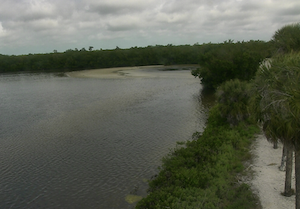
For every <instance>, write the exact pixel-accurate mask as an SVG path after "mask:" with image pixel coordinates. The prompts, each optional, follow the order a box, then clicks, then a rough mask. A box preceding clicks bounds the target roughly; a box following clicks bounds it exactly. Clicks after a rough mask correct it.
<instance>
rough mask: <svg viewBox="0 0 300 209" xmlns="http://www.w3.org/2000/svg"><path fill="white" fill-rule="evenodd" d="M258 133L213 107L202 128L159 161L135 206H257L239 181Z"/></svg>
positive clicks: (250, 193) (248, 189)
mask: <svg viewBox="0 0 300 209" xmlns="http://www.w3.org/2000/svg"><path fill="white" fill-rule="evenodd" d="M257 131H258V128H257V127H256V126H252V125H249V124H246V123H240V124H239V125H237V126H233V127H230V126H229V124H228V123H227V122H226V120H225V119H224V118H223V117H222V116H221V114H220V109H219V106H218V105H216V106H215V107H213V108H212V109H211V110H210V114H209V118H208V122H207V126H206V129H205V131H204V132H203V133H202V134H198V135H197V134H196V135H197V136H195V137H196V138H197V139H196V140H193V141H187V142H186V143H185V147H177V148H176V149H174V150H173V151H172V152H171V153H170V154H169V155H168V156H166V157H165V158H164V159H163V166H162V167H161V168H160V172H159V174H158V175H157V176H156V177H154V178H153V179H152V180H151V181H150V183H149V186H150V188H149V194H148V196H147V197H146V198H144V199H142V200H141V201H140V202H138V204H137V206H136V208H145V209H146V208H147V209H150V208H174V209H176V208H211V209H212V208H218V209H219V208H239V209H241V208H251V209H252V208H258V204H257V199H256V197H255V196H254V195H253V194H252V192H251V190H250V188H249V186H248V185H246V184H244V183H238V181H237V176H238V174H239V173H240V172H242V171H243V170H244V166H243V161H245V160H248V159H249V157H250V154H249V153H248V152H247V151H245V150H248V148H249V145H250V144H251V139H252V138H253V135H254V133H256V132H257Z"/></svg>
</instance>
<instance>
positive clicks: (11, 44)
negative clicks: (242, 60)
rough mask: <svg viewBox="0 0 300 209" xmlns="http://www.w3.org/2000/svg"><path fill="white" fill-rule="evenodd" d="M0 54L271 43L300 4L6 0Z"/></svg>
mask: <svg viewBox="0 0 300 209" xmlns="http://www.w3.org/2000/svg"><path fill="white" fill-rule="evenodd" d="M0 5H1V6H0V54H5V55H20V54H29V53H50V52H53V51H54V50H57V51H58V52H64V51H66V50H68V49H75V48H77V49H82V48H85V49H88V48H89V47H90V46H92V47H94V48H93V49H94V50H97V49H114V48H116V47H117V46H118V47H119V48H130V47H135V46H137V47H146V46H148V45H153V46H155V45H167V44H173V45H185V44H190V45H193V44H195V43H199V44H202V43H209V42H212V43H221V42H223V41H225V40H229V39H231V40H233V41H243V40H244V41H249V40H263V41H269V40H270V39H271V38H272V36H273V34H274V33H275V31H276V30H278V29H280V28H281V27H283V26H284V25H287V24H292V23H297V22H300V1H299V0H0Z"/></svg>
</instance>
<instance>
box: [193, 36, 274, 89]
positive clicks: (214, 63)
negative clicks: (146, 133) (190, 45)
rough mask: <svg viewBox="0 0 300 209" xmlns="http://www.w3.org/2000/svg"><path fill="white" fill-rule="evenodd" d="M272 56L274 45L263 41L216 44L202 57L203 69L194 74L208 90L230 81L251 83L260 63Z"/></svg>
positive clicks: (195, 71) (200, 59)
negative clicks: (236, 80) (237, 80)
mask: <svg viewBox="0 0 300 209" xmlns="http://www.w3.org/2000/svg"><path fill="white" fill-rule="evenodd" d="M271 55H272V45H270V43H266V42H262V41H250V42H242V43H241V42H238V43H233V42H225V43H224V44H215V45H211V46H210V47H207V50H205V51H204V53H202V54H201V55H200V58H199V65H200V66H201V67H200V68H199V69H198V70H194V71H193V72H192V74H193V75H194V76H195V77H199V78H200V79H201V82H202V84H203V85H204V86H205V87H206V88H213V89H216V88H217V87H218V86H219V85H221V84H222V83H223V82H225V81H228V80H230V79H235V78H237V79H240V80H242V81H249V80H250V79H252V78H253V77H254V76H255V72H256V70H257V68H258V66H259V64H260V62H261V61H262V60H263V59H265V58H266V57H269V56H271Z"/></svg>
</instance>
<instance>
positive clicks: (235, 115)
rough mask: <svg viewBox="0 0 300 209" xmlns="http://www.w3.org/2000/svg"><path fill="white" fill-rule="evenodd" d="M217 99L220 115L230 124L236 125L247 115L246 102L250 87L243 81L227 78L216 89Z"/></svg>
mask: <svg viewBox="0 0 300 209" xmlns="http://www.w3.org/2000/svg"><path fill="white" fill-rule="evenodd" d="M216 94H217V99H218V100H217V101H218V103H219V107H220V112H221V115H222V117H224V118H226V120H227V122H228V123H229V124H231V125H236V124H238V123H239V122H241V121H244V120H246V119H247V118H248V117H249V115H250V114H249V111H248V102H249V99H250V87H249V84H248V83H247V82H245V81H240V80H238V79H234V80H229V81H226V82H225V83H223V84H222V85H221V86H219V87H218V89H217V92H216Z"/></svg>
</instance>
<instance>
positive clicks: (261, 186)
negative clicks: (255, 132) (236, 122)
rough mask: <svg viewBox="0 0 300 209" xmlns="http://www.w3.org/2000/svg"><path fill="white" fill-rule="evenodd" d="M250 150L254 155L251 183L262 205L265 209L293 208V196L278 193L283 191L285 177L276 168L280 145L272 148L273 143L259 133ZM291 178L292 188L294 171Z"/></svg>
mask: <svg viewBox="0 0 300 209" xmlns="http://www.w3.org/2000/svg"><path fill="white" fill-rule="evenodd" d="M252 151H253V154H254V155H255V158H254V161H253V167H252V170H254V172H255V173H254V178H253V180H252V181H251V184H252V188H253V189H254V191H255V192H256V193H257V194H258V196H259V198H260V201H261V204H262V207H263V208H265V209H269V208H271V209H288V208H289V209H290V208H295V196H292V197H284V196H282V195H281V194H280V193H281V192H283V191H284V179H285V172H282V171H279V169H278V166H279V165H280V161H281V154H282V145H281V144H279V145H278V149H273V145H272V144H271V143H269V142H268V141H267V140H266V138H265V137H264V136H263V135H259V136H258V137H257V140H256V142H255V143H254V146H253V150H252ZM293 169H294V168H293ZM292 178H293V179H292V181H293V182H292V188H295V176H294V171H293V177H292Z"/></svg>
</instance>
